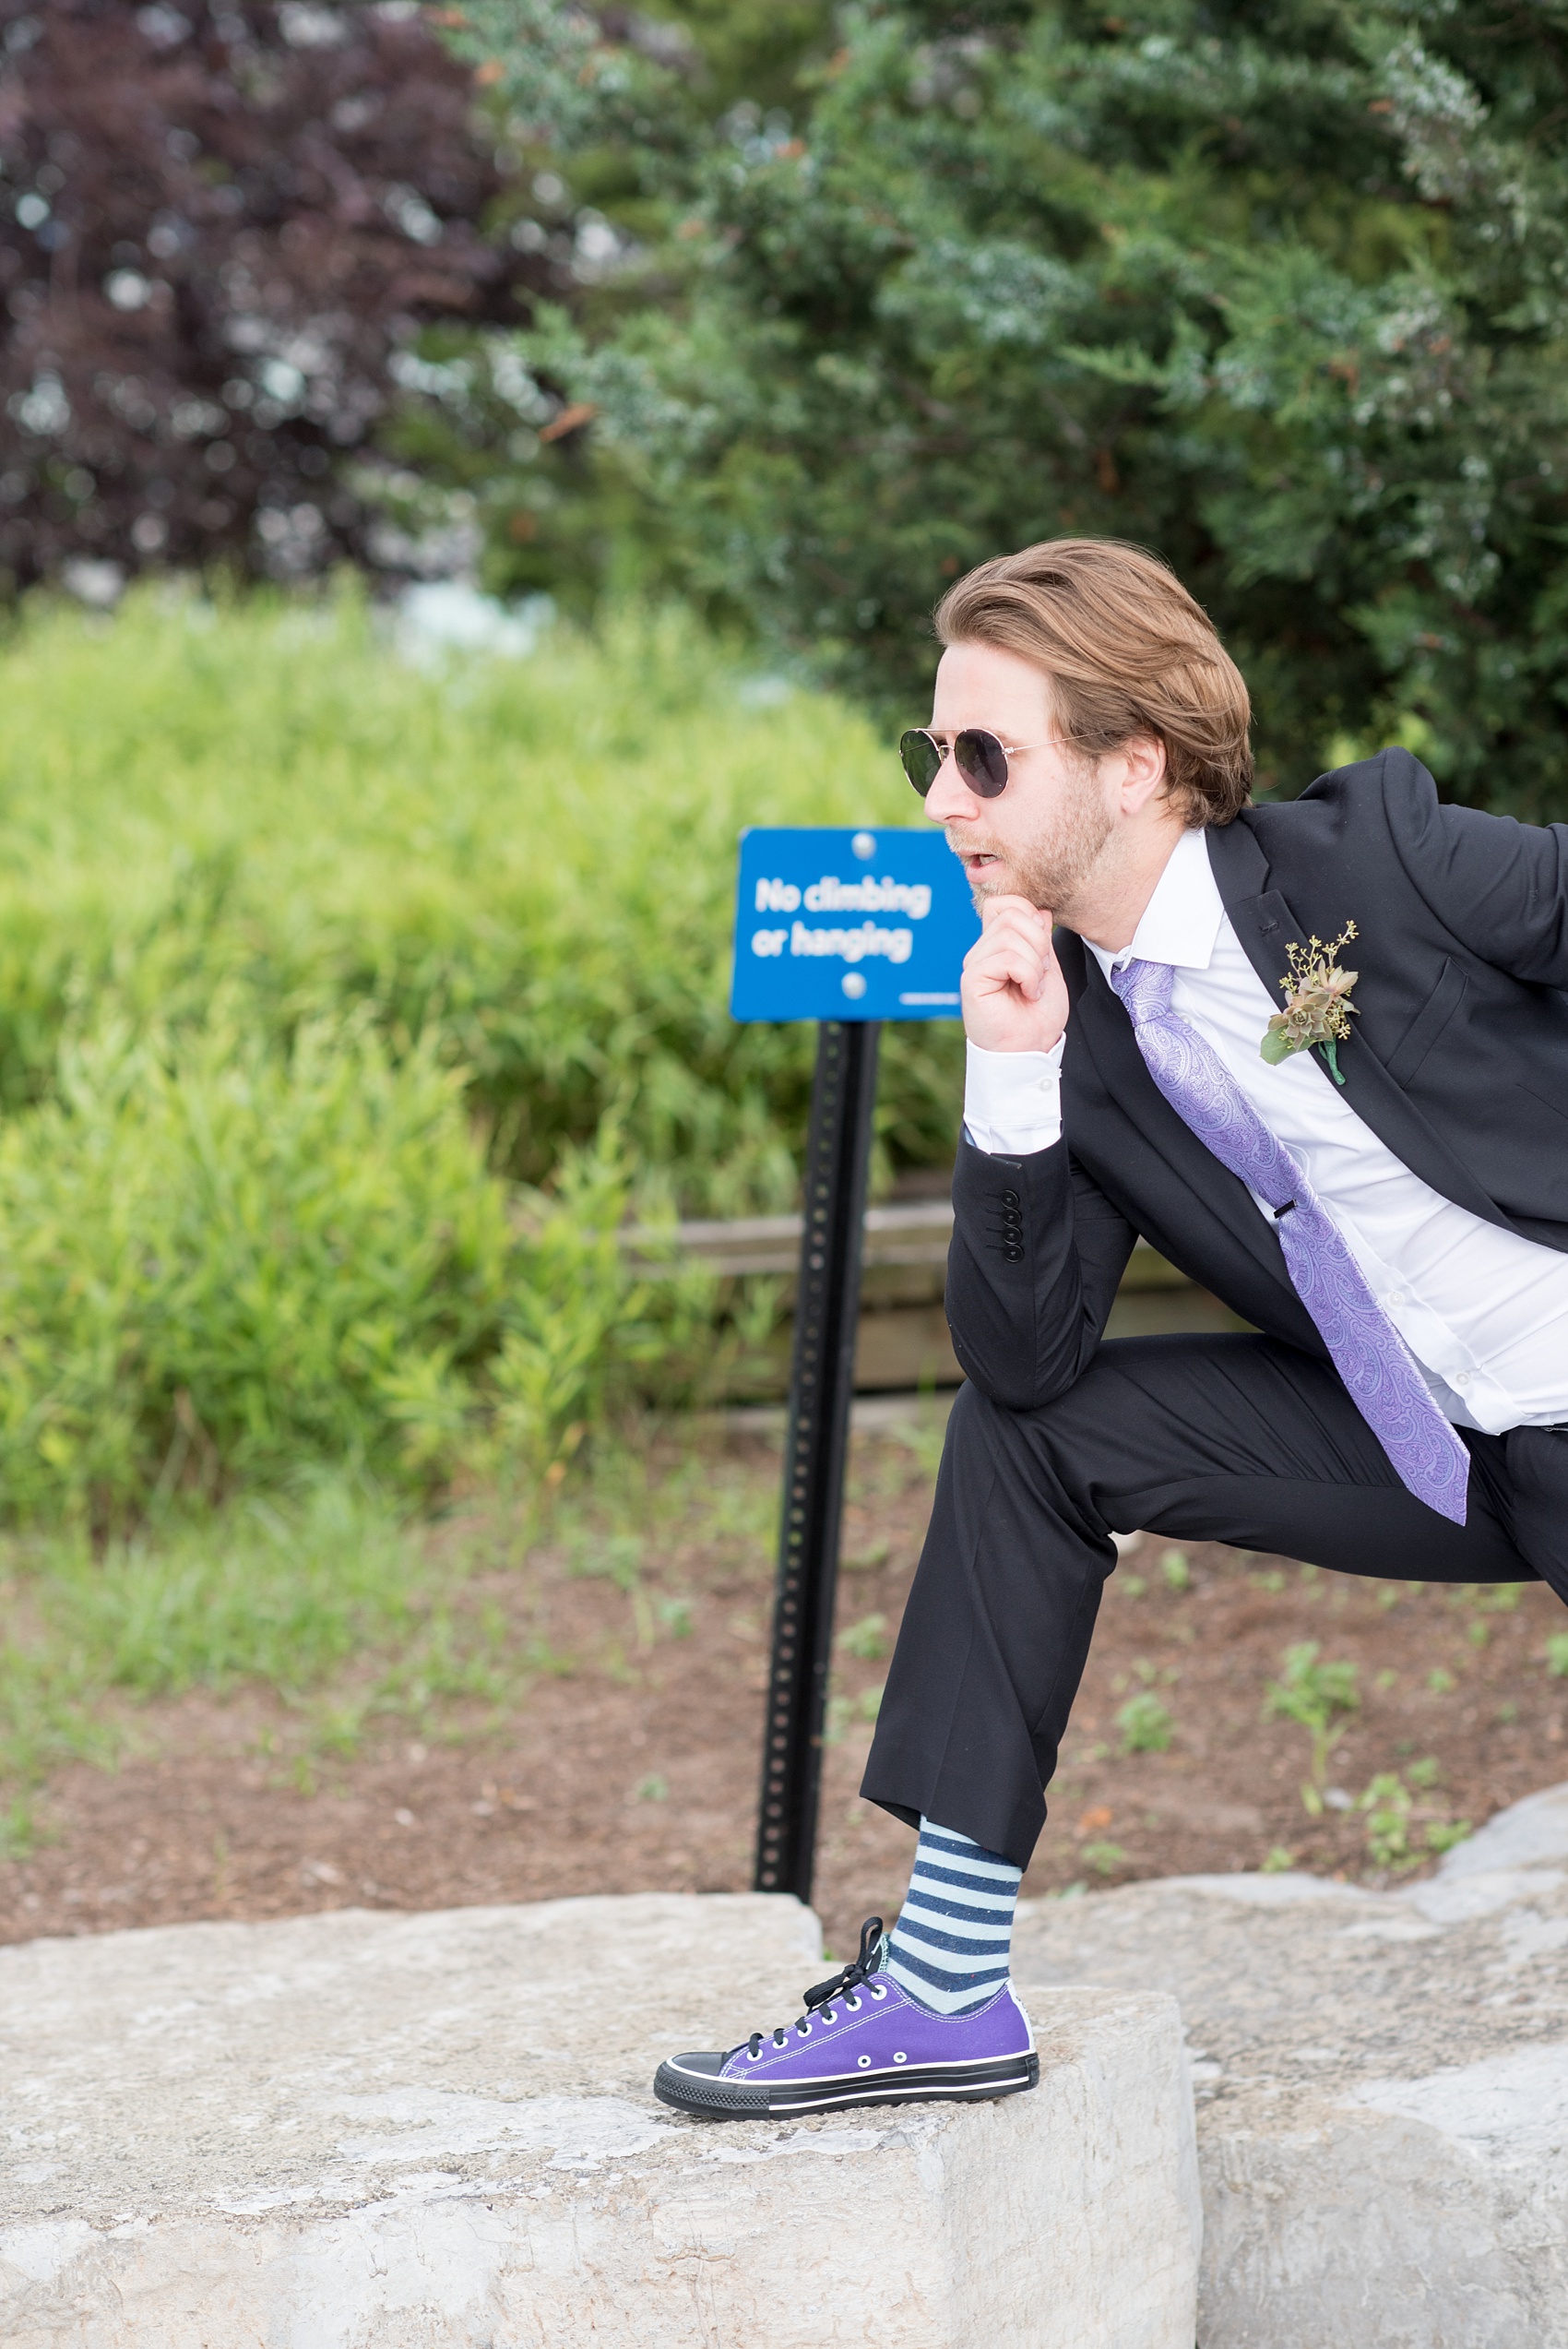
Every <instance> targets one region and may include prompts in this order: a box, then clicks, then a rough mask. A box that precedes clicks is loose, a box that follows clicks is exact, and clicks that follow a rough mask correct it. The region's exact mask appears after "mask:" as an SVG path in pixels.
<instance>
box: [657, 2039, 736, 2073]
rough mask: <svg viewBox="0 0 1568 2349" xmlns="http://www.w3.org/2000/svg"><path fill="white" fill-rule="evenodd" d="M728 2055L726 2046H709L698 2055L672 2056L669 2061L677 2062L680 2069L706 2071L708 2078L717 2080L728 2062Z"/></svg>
mask: <svg viewBox="0 0 1568 2349" xmlns="http://www.w3.org/2000/svg"><path fill="white" fill-rule="evenodd" d="M730 2055H731V2050H730V2049H729V2048H728V2047H709V2048H707V2049H705V2050H704V2052H703V2053H702V2054H701V2055H699V2056H673V2057H671V2062H672V2063H674V2064H677V2065H678V2066H679V2067H680V2069H681V2070H682V2071H700V2072H704V2073H706V2074H707V2078H708V2079H709V2080H717V2079H718V2077H719V2073H720V2072H721V2071H722V2070H723V2069H724V2067H725V2065H726V2064H727V2063H728V2062H729V2060H730Z"/></svg>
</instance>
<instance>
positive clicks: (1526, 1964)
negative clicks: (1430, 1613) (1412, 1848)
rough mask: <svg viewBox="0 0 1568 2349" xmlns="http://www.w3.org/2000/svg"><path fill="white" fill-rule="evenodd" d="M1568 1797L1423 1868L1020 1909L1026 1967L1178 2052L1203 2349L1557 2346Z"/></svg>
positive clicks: (1176, 1882)
mask: <svg viewBox="0 0 1568 2349" xmlns="http://www.w3.org/2000/svg"><path fill="white" fill-rule="evenodd" d="M1565 1953H1568V1786H1559V1787H1553V1788H1550V1789H1549V1790H1548V1791H1547V1792H1545V1793H1544V1794H1539V1795H1531V1796H1529V1797H1528V1799H1527V1800H1526V1801H1525V1802H1522V1803H1515V1805H1514V1806H1512V1807H1511V1808H1510V1809H1508V1810H1505V1811H1501V1812H1499V1814H1498V1815H1497V1817H1496V1818H1494V1819H1492V1820H1491V1822H1490V1823H1489V1824H1488V1825H1487V1826H1486V1827H1484V1828H1482V1830H1480V1832H1479V1835H1476V1836H1474V1837H1473V1838H1472V1839H1471V1840H1470V1842H1467V1843H1462V1844H1460V1845H1459V1846H1458V1848H1457V1849H1456V1850H1455V1851H1453V1852H1451V1853H1450V1854H1448V1856H1447V1857H1446V1859H1445V1860H1444V1861H1443V1865H1442V1866H1441V1867H1440V1868H1439V1869H1438V1871H1437V1873H1436V1875H1435V1876H1433V1877H1431V1878H1429V1879H1428V1880H1427V1881H1426V1882H1424V1883H1420V1884H1415V1885H1411V1886H1409V1887H1408V1888H1404V1889H1401V1890H1395V1891H1389V1892H1374V1891H1368V1890H1363V1889H1361V1888H1360V1887H1359V1886H1356V1885H1347V1884H1335V1883H1329V1882H1325V1881H1324V1879H1323V1878H1318V1877H1312V1876H1306V1875H1280V1876H1253V1875H1241V1874H1238V1875H1235V1876H1194V1877H1168V1878H1164V1879H1163V1880H1160V1881H1157V1882H1154V1883H1146V1884H1134V1885H1129V1886H1127V1887H1126V1888H1125V1889H1124V1890H1121V1891H1117V1892H1104V1893H1097V1894H1094V1895H1091V1896H1089V1897H1087V1898H1086V1899H1081V1900H1074V1901H1062V1900H1054V1901H1035V1902H1026V1903H1025V1904H1024V1906H1023V1908H1022V1909H1021V1910H1020V1912H1019V1923H1018V1929H1017V1934H1016V1939H1015V1943H1014V1961H1015V1964H1016V1967H1017V1969H1018V1971H1019V1972H1020V1973H1027V1974H1028V1975H1029V1976H1030V1977H1031V1978H1032V1979H1035V1980H1039V1981H1055V1982H1059V1983H1066V1982H1082V1981H1093V1982H1097V1983H1102V1984H1111V1985H1120V1986H1121V1987H1123V1989H1127V1990H1138V1991H1145V1992H1146V1991H1149V1990H1165V1991H1168V1992H1169V1993H1170V1995H1171V1996H1172V1997H1176V1998H1177V1999H1179V2000H1180V2003H1181V2009H1182V2018H1183V2021H1185V2023H1186V2025H1187V2029H1188V2033H1189V2036H1190V2040H1191V2042H1192V2045H1191V2053H1192V2056H1193V2058H1194V2065H1193V2069H1194V2080H1195V2082H1196V2090H1197V2105H1198V2145H1199V2166H1200V2172H1201V2176H1202V2180H1203V2200H1204V2213H1205V2220H1206V2233H1205V2243H1204V2257H1203V2277H1202V2283H1201V2286H1200V2293H1199V2328H1198V2330H1199V2338H1200V2340H1201V2342H1202V2343H1203V2349H1568V1978H1565V1972H1564V1959H1565Z"/></svg>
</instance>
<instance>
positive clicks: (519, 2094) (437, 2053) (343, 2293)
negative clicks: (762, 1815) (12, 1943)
mask: <svg viewBox="0 0 1568 2349" xmlns="http://www.w3.org/2000/svg"><path fill="white" fill-rule="evenodd" d="M823 1970H824V1968H823V1964H822V1961H821V1952H820V1941H819V1938H818V1934H817V1928H816V1922H815V1919H814V1917H812V1915H811V1914H809V1912H807V1911H805V1910H803V1909H802V1908H800V1907H799V1906H798V1905H797V1904H796V1903H795V1902H792V1901H789V1900H775V1899H762V1898H754V1897H742V1898H723V1897H718V1898H706V1899H688V1898H680V1897H673V1896H671V1897H658V1896H647V1897H641V1898H636V1899H627V1900H620V1901H615V1900H585V1901H557V1902H542V1903H540V1904H538V1905H535V1906H531V1907H515V1908H505V1909H501V1908H495V1909H466V1910H455V1911H447V1912H444V1913H441V1914H433V1915H425V1916H386V1915H371V1914H363V1913H361V1912H355V1911H344V1912H339V1913H337V1914H327V1915H322V1916H314V1917H306V1918H299V1919H295V1920H293V1921H292V1922H291V1923H287V1924H276V1925H257V1926H240V1925H196V1926H173V1927H168V1928H163V1929H160V1930H156V1931H151V1932H137V1933H116V1934H106V1935H103V1936H102V1937H101V1938H84V1939H80V1940H68V1941H39V1942H32V1943H29V1944H24V1945H23V1946H21V1947H19V1948H15V1949H10V1950H0V2340H4V2342H5V2343H6V2344H7V2349H43V2345H44V2344H49V2349H64V2344H65V2343H70V2344H71V2345H72V2349H129V2345H130V2344H136V2349H238V2344H241V2343H244V2344H247V2349H249V2344H260V2343H266V2344H267V2349H448V2344H452V2345H453V2349H456V2345H457V2344H464V2345H465V2349H467V2344H474V2349H479V2344H485V2349H511V2344H514V2343H551V2344H552V2345H553V2344H557V2343H566V2342H571V2343H576V2342H578V2341H582V2342H588V2341H592V2342H593V2343H596V2344H604V2349H622V2345H623V2344H625V2345H626V2349H629V2344H631V2343H638V2344H644V2345H645V2349H666V2344H669V2345H670V2349H674V2345H675V2344H680V2349H686V2344H693V2349H695V2345H696V2344H701V2349H719V2344H723V2349H764V2345H765V2344H773V2343H778V2344H780V2349H784V2344H788V2349H797V2345H798V2349H807V2344H810V2349H823V2345H824V2344H832V2343H855V2344H856V2349H861V2344H863V2343H865V2342H867V2341H869V2340H875V2341H876V2342H877V2343H879V2344H883V2345H884V2349H973V2344H975V2343H980V2342H982V2341H984V2342H997V2343H1007V2344H1008V2349H1192V2342H1193V2325H1194V2297H1195V2283H1196V2259H1197V2234H1198V2217H1197V2185H1196V2165H1195V2159H1194V2145H1193V2136H1192V2104H1191V2090H1190V2086H1189V2083H1188V2080H1187V2074H1186V2066H1185V2058H1184V2056H1183V2053H1182V2044H1181V2030H1180V2024H1179V2021H1178V2019H1177V2015H1176V2010H1175V2008H1174V2006H1173V2004H1172V2002H1171V2001H1170V1998H1169V1997H1165V1996H1163V1995H1161V1994H1159V1993H1152V1994H1150V1993H1128V1992H1124V1991H1112V1992H1109V1993H1106V1992H1101V1991H1099V1990H1084V1989H1076V1988H1075V1989H1068V1990H1061V1989H1058V1990H1050V1991H1044V1992H1041V1993H1039V1994H1038V1995H1034V1996H1032V1997H1031V1995H1030V1993H1029V1991H1028V1985H1025V1995H1026V1997H1028V1998H1029V2000H1030V2005H1031V2011H1032V2012H1033V2013H1034V2019H1035V2024H1036V2031H1037V2034H1038V2036H1039V2042H1040V2050H1041V2057H1042V2065H1041V2069H1042V2087H1041V2090H1040V2091H1039V2093H1034V2094H1032V2095H1025V2096H1015V2097H1012V2098H1009V2099H1007V2100H1005V2101H1004V2102H1001V2103H997V2104H992V2105H968V2106H960V2107H952V2108H946V2107H941V2106H932V2105H922V2106H912V2107H909V2108H908V2109H906V2110H902V2111H898V2110H891V2111H889V2110H872V2111H867V2112H861V2113H850V2114H846V2115H843V2116H837V2117H829V2116H824V2117H823V2118H822V2119H821V2120H817V2121H812V2122H806V2123H803V2124H793V2125H780V2124H778V2123H771V2124H765V2123H758V2124H750V2123H748V2124H743V2125H741V2126H727V2127H722V2128H719V2127H714V2126H712V2125H706V2126H705V2125H704V2124H702V2123H700V2122H695V2121H692V2120H689V2119H687V2118H686V2117H684V2116H679V2115H675V2114H671V2113H669V2112H667V2111H665V2110H664V2109H663V2108H662V2107H661V2106H659V2105H657V2104H655V2103H654V2101H653V2099H652V2096H651V2094H650V2093H649V2083H650V2081H651V2077H652V2073H653V2070H654V2067H655V2065H656V2064H657V2062H658V2060H659V2057H661V2056H663V2055H665V2054H667V2053H669V2052H671V2049H678V2048H681V2047H684V2046H704V2045H716V2044H719V2041H720V2040H723V2039H724V2038H725V2037H726V2036H727V2037H728V2039H729V2040H730V2041H731V2042H732V2041H734V2040H738V2039H739V2038H741V2037H742V2036H743V2035H744V2033H746V2032H747V2031H748V2030H749V2029H752V2028H754V2027H755V2026H757V2025H763V2024H771V2023H773V2022H777V2021H785V2020H787V2019H788V2018H789V2017H790V2016H791V2015H793V2014H795V2013H796V2012H798V2011H799V2003H800V1992H801V1989H802V1985H803V1984H804V1983H806V1982H807V1981H809V1980H811V1979H812V1978H813V1977H814V1975H815V1974H818V1973H821V1972H822V1971H823Z"/></svg>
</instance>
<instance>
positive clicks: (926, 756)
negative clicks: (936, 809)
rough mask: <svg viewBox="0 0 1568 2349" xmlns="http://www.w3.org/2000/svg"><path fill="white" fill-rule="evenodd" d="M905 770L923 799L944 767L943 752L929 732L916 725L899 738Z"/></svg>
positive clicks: (899, 750)
mask: <svg viewBox="0 0 1568 2349" xmlns="http://www.w3.org/2000/svg"><path fill="white" fill-rule="evenodd" d="M898 756H899V757H900V758H901V759H902V760H903V762H904V772H905V774H906V775H908V777H909V781H910V782H911V783H913V785H914V787H915V789H916V790H917V791H918V792H919V793H920V795H921V798H922V799H923V798H924V797H925V795H926V793H927V792H928V791H930V789H931V787H932V783H934V782H935V781H936V778H937V776H938V774H939V773H940V772H941V769H942V753H941V752H940V751H939V750H938V748H937V747H936V745H935V744H934V743H933V742H932V738H931V736H930V735H929V734H928V733H923V732H922V731H921V729H920V728H919V727H914V728H912V729H911V730H910V732H909V733H907V734H901V735H900V736H899V738H898Z"/></svg>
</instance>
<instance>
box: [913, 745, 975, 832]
mask: <svg viewBox="0 0 1568 2349" xmlns="http://www.w3.org/2000/svg"><path fill="white" fill-rule="evenodd" d="M925 812H926V814H927V815H928V816H929V817H930V818H931V820H932V823H933V824H948V823H952V822H953V821H954V820H955V818H956V820H957V821H958V822H960V823H962V822H963V820H964V819H965V817H968V818H969V820H970V821H971V822H972V821H973V819H974V818H975V817H977V816H978V815H979V814H980V798H979V795H978V793H974V792H972V791H971V790H970V789H969V786H968V783H967V782H966V781H964V778H963V777H962V775H960V773H959V772H958V762H957V760H956V758H955V757H954V756H953V753H952V751H951V750H949V751H948V753H947V756H946V757H945V758H944V760H943V762H942V764H941V766H940V767H939V768H938V769H937V770H936V781H935V782H933V783H932V787H931V789H930V791H928V792H927V793H926V795H925Z"/></svg>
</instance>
